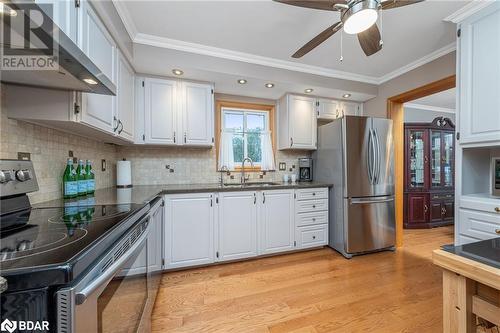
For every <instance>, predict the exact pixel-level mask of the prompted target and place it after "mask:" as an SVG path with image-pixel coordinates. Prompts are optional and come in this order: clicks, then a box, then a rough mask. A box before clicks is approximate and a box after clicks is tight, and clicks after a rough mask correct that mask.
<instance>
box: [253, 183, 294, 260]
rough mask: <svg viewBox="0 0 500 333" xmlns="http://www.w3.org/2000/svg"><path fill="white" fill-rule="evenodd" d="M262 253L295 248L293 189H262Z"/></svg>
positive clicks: (260, 224)
mask: <svg viewBox="0 0 500 333" xmlns="http://www.w3.org/2000/svg"><path fill="white" fill-rule="evenodd" d="M259 199H260V200H259V202H260V220H259V233H260V237H259V242H260V244H259V249H260V251H259V252H260V254H268V253H275V252H283V251H288V250H292V249H293V248H294V246H293V243H294V204H293V203H294V200H293V190H274V191H262V192H261V195H260V198H259Z"/></svg>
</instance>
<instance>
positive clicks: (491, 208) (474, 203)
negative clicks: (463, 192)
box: [460, 196, 500, 217]
mask: <svg viewBox="0 0 500 333" xmlns="http://www.w3.org/2000/svg"><path fill="white" fill-rule="evenodd" d="M460 207H461V208H467V209H473V210H479V211H483V212H485V213H491V214H496V215H498V216H499V217H500V200H499V199H493V198H484V197H475V196H462V197H461V198H460Z"/></svg>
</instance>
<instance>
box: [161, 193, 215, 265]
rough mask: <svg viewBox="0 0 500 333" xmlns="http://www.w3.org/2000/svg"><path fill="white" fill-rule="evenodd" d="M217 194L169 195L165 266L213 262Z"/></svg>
mask: <svg viewBox="0 0 500 333" xmlns="http://www.w3.org/2000/svg"><path fill="white" fill-rule="evenodd" d="M214 230H215V229H214V194H213V193H194V194H175V195H166V196H165V240H164V242H165V268H167V269H169V268H179V267H187V266H197V265H205V264H210V263H213V262H214V260H215V247H214Z"/></svg>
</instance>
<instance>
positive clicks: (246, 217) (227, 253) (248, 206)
mask: <svg viewBox="0 0 500 333" xmlns="http://www.w3.org/2000/svg"><path fill="white" fill-rule="evenodd" d="M256 202H257V197H256V193H255V192H250V191H249V192H247V191H244V192H227V193H226V192H223V193H220V194H219V260H221V261H224V260H234V259H241V258H247V257H253V256H256V255H257V204H256Z"/></svg>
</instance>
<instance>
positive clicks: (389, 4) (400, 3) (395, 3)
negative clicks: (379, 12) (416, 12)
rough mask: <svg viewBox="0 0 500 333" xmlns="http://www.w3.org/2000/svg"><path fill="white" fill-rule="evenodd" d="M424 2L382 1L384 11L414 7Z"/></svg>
mask: <svg viewBox="0 0 500 333" xmlns="http://www.w3.org/2000/svg"><path fill="white" fill-rule="evenodd" d="M422 1H424V0H386V1H382V9H392V8H398V7H403V6H408V5H413V4H415V3H419V2H422Z"/></svg>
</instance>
